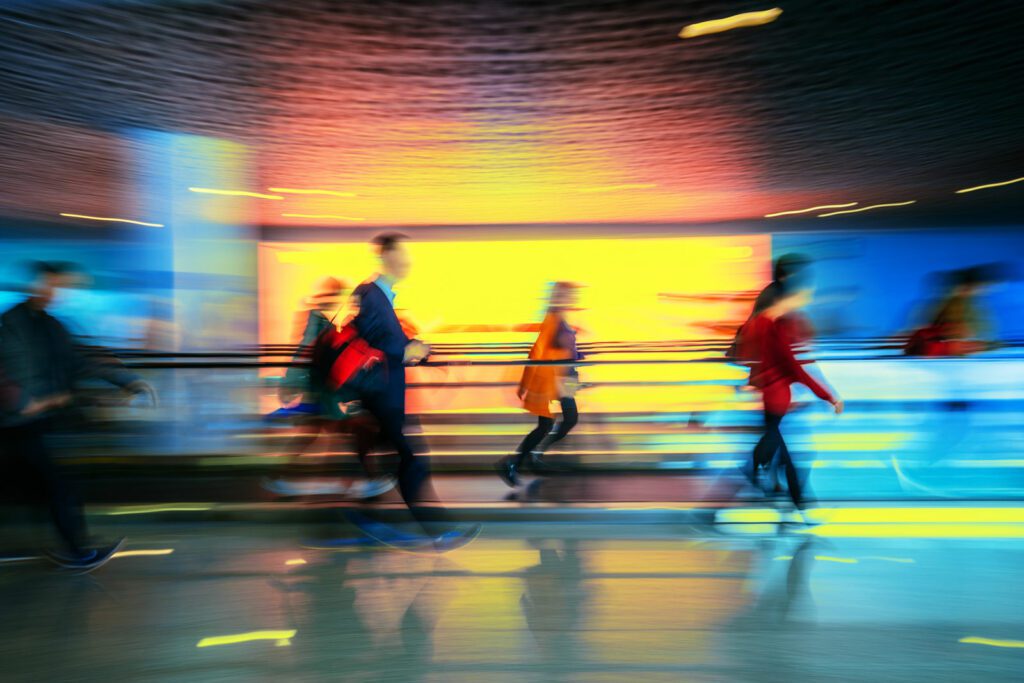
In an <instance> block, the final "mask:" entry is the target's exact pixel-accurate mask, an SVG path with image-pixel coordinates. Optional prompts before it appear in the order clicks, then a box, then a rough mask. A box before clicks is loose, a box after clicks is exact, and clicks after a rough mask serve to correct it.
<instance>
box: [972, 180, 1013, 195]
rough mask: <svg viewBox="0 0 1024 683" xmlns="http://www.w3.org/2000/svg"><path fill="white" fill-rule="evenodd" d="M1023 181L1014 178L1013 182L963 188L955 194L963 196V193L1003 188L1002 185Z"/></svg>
mask: <svg viewBox="0 0 1024 683" xmlns="http://www.w3.org/2000/svg"><path fill="white" fill-rule="evenodd" d="M1021 181H1024V178H1014V179H1013V180H1004V181H1003V182H1001V183H989V184H988V185H975V186H974V187H965V188H964V189H962V190H957V191H956V193H957V194H964V193H965V192H975V191H977V190H987V189H989V188H992V187H1003V186H1004V185H1013V184H1014V183H1019V182H1021Z"/></svg>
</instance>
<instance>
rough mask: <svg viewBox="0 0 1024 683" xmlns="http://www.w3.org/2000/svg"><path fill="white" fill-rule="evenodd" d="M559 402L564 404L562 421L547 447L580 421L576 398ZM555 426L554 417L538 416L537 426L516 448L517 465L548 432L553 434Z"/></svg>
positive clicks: (556, 441)
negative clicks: (552, 429)
mask: <svg viewBox="0 0 1024 683" xmlns="http://www.w3.org/2000/svg"><path fill="white" fill-rule="evenodd" d="M559 403H561V404H562V421H561V422H559V423H558V430H557V431H556V432H555V433H554V434H552V435H551V438H550V439H548V441H547V443H545V444H544V447H545V448H547V447H549V446H551V445H552V444H555V443H558V442H559V441H561V440H562V439H564V438H565V437H566V436H568V434H569V432H570V431H572V428H573V427H575V426H576V423H577V422H579V419H580V414H579V410H578V409H577V408H576V399H574V398H563V399H559ZM554 426H555V421H554V419H552V418H550V417H544V416H543V415H542V416H540V417H538V418H537V426H536V427H534V428H533V431H532V432H530V433H529V434H527V435H526V438H525V439H523V442H522V443H521V444H519V448H517V449H516V452H517V453H518V456H516V466H518V465H520V464H522V462H523V459H524V458H526V457H527V456H528V455H529V454H530V452H531V451H533V450H534V449H535V448H537V446H539V445H540V442H541V441H543V440H544V437H546V436H547V435H548V434H551V428H552V427H554Z"/></svg>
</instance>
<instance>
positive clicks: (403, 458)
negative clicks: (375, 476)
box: [363, 397, 430, 514]
mask: <svg viewBox="0 0 1024 683" xmlns="http://www.w3.org/2000/svg"><path fill="white" fill-rule="evenodd" d="M363 408H364V409H365V410H366V411H367V412H369V413H370V414H371V415H373V417H374V418H375V419H376V420H377V425H378V427H379V429H380V438H381V440H382V441H384V442H386V443H388V444H391V446H392V448H394V449H395V452H396V453H397V454H398V473H397V474H398V490H399V492H400V493H401V494H402V498H403V499H404V500H405V503H406V505H408V506H409V508H410V509H411V510H413V513H414V514H415V508H416V505H417V504H418V503H419V502H420V500H421V499H422V497H423V488H424V485H425V484H426V482H427V478H428V477H429V476H430V468H429V467H428V466H427V463H426V460H425V459H424V458H423V457H419V456H417V455H416V454H415V453H414V452H413V449H412V445H411V444H410V443H409V439H408V437H407V436H406V435H405V413H404V411H403V410H402V408H401V407H399V406H396V405H394V402H392V401H387V400H386V397H380V398H378V397H372V398H364V399H363Z"/></svg>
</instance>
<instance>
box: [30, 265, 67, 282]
mask: <svg viewBox="0 0 1024 683" xmlns="http://www.w3.org/2000/svg"><path fill="white" fill-rule="evenodd" d="M63 265H64V264H62V263H53V262H50V261H32V262H31V263H29V264H28V272H29V274H30V275H31V276H32V277H33V278H38V277H41V276H43V275H62V274H64V273H65V272H66V271H65V269H64V267H63Z"/></svg>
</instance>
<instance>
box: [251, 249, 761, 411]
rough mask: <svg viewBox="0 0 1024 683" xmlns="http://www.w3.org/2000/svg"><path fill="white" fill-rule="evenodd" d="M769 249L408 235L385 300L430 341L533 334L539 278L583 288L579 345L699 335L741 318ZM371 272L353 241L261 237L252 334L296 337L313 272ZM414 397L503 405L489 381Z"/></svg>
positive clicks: (369, 260)
mask: <svg viewBox="0 0 1024 683" xmlns="http://www.w3.org/2000/svg"><path fill="white" fill-rule="evenodd" d="M770 249H771V244H770V237H769V236H767V235H744V236H736V237H726V236H717V237H657V238H630V239H625V238H622V239H612V238H595V239H551V240H493V241H451V242H449V241H438V242H419V243H415V242H414V243H412V244H411V245H410V250H411V252H412V256H413V259H414V266H413V274H412V276H411V277H410V278H409V279H408V280H407V281H405V282H403V283H402V284H401V286H400V287H399V288H398V290H397V291H398V297H397V299H396V306H397V307H398V308H399V309H402V311H403V313H404V314H405V315H407V316H408V317H409V318H410V319H412V320H413V321H414V322H415V324H416V325H417V327H418V328H419V329H420V330H421V336H422V337H423V338H424V339H425V340H426V341H428V342H431V343H434V344H437V343H474V344H475V343H486V342H528V341H532V339H533V336H534V334H533V333H531V332H529V331H524V329H523V328H524V326H525V325H528V324H529V323H536V322H537V321H539V320H540V318H541V316H542V312H543V309H544V307H545V297H546V295H547V290H548V288H549V286H550V283H551V282H553V281H555V280H570V281H573V282H577V283H580V284H582V285H583V289H582V290H581V301H580V303H581V308H582V309H583V310H581V311H579V312H578V313H577V314H576V315H575V319H574V323H575V324H577V325H578V327H580V328H581V330H582V333H581V336H580V341H581V342H587V341H600V342H611V341H625V342H638V341H659V340H694V339H704V338H708V337H709V336H715V334H716V333H715V332H713V330H715V329H716V327H715V326H716V325H720V324H721V323H723V322H725V323H726V324H728V323H730V322H731V321H736V320H739V319H740V318H742V316H744V315H745V314H746V311H747V310H748V307H749V305H750V304H749V298H748V295H749V292H751V291H752V290H756V289H757V288H758V287H760V286H762V285H763V284H764V282H765V281H766V280H767V278H768V276H769V268H770V258H771V257H770ZM375 268H376V258H375V256H374V254H373V253H372V251H371V249H370V248H369V246H367V245H366V244H364V243H333V244H330V243H285V242H264V243H261V244H260V247H259V277H260V341H261V342H262V343H264V344H277V343H288V342H292V343H294V342H295V341H296V336H295V331H294V319H295V313H296V311H297V310H299V309H300V308H301V307H302V300H303V299H304V298H305V297H307V296H308V295H309V294H310V292H311V291H312V289H313V286H314V284H315V283H316V281H317V280H318V279H320V278H322V277H323V276H325V275H333V276H336V277H340V278H343V279H345V280H347V281H349V282H350V283H352V284H355V283H358V282H359V281H361V280H362V279H365V278H366V277H367V276H369V275H370V274H372V273H373V272H374V271H375ZM709 330H712V331H709ZM718 334H721V333H718ZM519 371H520V369H519V368H514V367H504V368H472V367H470V368H452V369H450V370H448V371H447V372H446V373H445V374H444V375H443V377H444V381H450V382H453V381H460V382H463V381H468V382H473V381H488V382H495V381H514V380H515V379H516V378H517V377H518V372H519ZM438 372H439V371H438V370H436V369H417V370H415V371H414V372H412V373H410V375H415V376H420V377H422V378H423V379H425V380H429V381H434V382H436V381H438V379H439V377H435V376H434V375H435V374H437V373H438ZM729 372H731V370H729V369H727V368H724V367H722V366H721V364H708V365H707V366H704V365H702V364H695V365H692V364H691V365H687V366H685V367H684V366H682V365H669V366H664V365H662V366H645V365H628V366H622V365H619V366H607V367H600V368H587V371H586V373H585V374H586V376H585V377H584V379H585V381H599V380H606V381H607V380H616V379H620V380H621V379H624V378H628V379H630V380H633V381H636V380H647V379H664V378H666V377H671V376H675V375H679V376H680V378H683V375H685V376H686V377H685V378H687V379H712V378H713V377H719V376H724V375H723V373H725V374H728V373H729ZM694 373H696V375H695V374H694ZM697 375H700V376H699V377H698V376H697ZM705 375H706V377H705ZM410 379H413V380H414V381H415V377H411V378H410ZM696 389H697V393H698V394H699V396H698V395H697V394H693V395H692V399H693V400H694V401H697V400H698V399H699V400H700V401H703V402H709V401H710V402H712V403H714V402H717V401H725V400H729V399H728V397H727V396H725V395H723V396H717V395H716V396H710V395H708V393H707V392H708V391H724V390H725V389H724V388H722V387H718V388H714V387H703V388H696ZM687 391H688V390H686V389H685V388H679V387H675V388H673V389H672V391H671V396H666V395H665V394H664V393H662V392H659V391H657V390H652V391H645V392H630V391H627V390H622V389H618V390H613V389H609V390H607V391H605V390H603V389H600V388H597V389H594V390H592V391H590V392H588V397H587V398H586V399H585V401H591V402H592V403H600V404H601V405H602V406H604V407H610V406H612V405H613V404H614V405H615V406H617V407H618V409H623V408H625V407H627V406H626V405H625V404H627V403H628V404H629V405H628V407H630V408H634V409H643V408H644V407H645V406H647V404H650V407H654V406H660V407H659V408H656V409H662V408H664V407H665V406H666V405H669V406H671V405H674V404H678V403H679V402H680V401H687V400H688V399H687V394H686V392H687ZM691 393H692V392H691ZM426 398H427V397H418V396H417V391H415V390H414V391H411V392H410V401H411V402H412V404H413V405H414V407H415V406H417V404H419V406H420V407H427V406H428V405H429V407H430V409H432V410H444V409H452V410H455V409H467V408H471V409H477V410H488V411H489V410H495V409H508V408H511V407H514V396H512V395H511V392H509V391H506V390H503V389H497V388H493V387H491V388H479V389H474V390H473V391H469V392H465V391H463V392H444V391H432V392H431V393H430V396H429V401H427V400H425V399H426ZM585 401H584V402H585ZM590 407H591V409H593V408H594V407H596V406H594V405H591V406H590Z"/></svg>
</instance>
